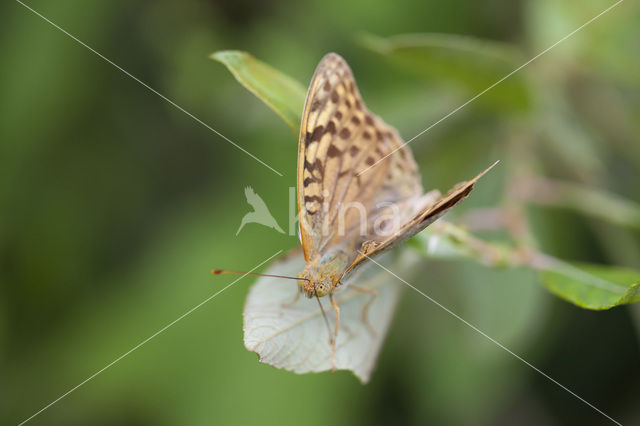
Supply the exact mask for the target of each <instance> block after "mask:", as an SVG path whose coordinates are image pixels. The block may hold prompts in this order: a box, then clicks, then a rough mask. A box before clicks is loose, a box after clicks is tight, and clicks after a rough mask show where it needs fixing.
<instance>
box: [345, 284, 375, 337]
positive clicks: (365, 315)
mask: <svg viewBox="0 0 640 426" xmlns="http://www.w3.org/2000/svg"><path fill="white" fill-rule="evenodd" d="M349 287H351V288H352V289H354V290H356V291H360V292H362V293H367V294H369V295H371V298H370V299H369V301H368V302H367V304H366V305H364V308H362V322H363V323H364V325H365V326H366V327H367V330H369V333H370V334H371V336H373V337H375V335H376V331H375V330H374V329H373V327H372V326H371V322H369V307H370V306H371V304H372V303H373V301H374V300H375V299H376V297H377V296H378V292H377V291H375V290H371V289H370V288H366V287H360V286H357V285H355V284H349Z"/></svg>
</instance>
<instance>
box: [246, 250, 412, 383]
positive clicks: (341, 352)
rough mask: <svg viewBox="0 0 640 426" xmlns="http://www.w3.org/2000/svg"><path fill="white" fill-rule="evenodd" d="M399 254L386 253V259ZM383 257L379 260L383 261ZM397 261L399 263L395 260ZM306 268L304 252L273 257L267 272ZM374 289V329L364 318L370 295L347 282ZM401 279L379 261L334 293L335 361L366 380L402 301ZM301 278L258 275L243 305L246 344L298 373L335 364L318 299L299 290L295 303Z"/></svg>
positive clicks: (329, 313) (327, 305)
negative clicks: (337, 312)
mask: <svg viewBox="0 0 640 426" xmlns="http://www.w3.org/2000/svg"><path fill="white" fill-rule="evenodd" d="M392 257H395V256H386V260H388V259H391V258H392ZM384 261H385V259H382V260H381V262H384ZM395 267H398V264H397V263H396V266H395ZM303 268H304V258H303V257H302V255H301V254H298V255H296V256H293V257H289V258H286V259H284V260H282V261H278V262H275V263H274V264H273V265H272V266H271V267H270V268H269V269H268V270H267V271H266V273H272V274H280V275H292V276H295V275H296V274H297V273H298V272H300V271H301V270H302V269H303ZM350 282H354V283H357V284H358V285H359V286H362V287H367V288H370V289H375V290H376V291H377V293H378V294H377V297H376V298H375V299H374V301H373V303H372V304H371V306H370V308H369V313H368V315H367V317H368V321H369V324H370V325H371V327H372V328H373V330H375V334H372V333H371V332H370V331H369V329H368V328H367V327H366V325H365V323H364V322H363V320H362V312H363V309H364V307H365V305H366V303H367V302H368V301H369V300H370V298H371V295H370V294H367V293H363V292H360V291H355V290H353V289H351V288H349V283H350ZM400 286H401V284H399V283H398V282H397V280H396V279H395V278H393V277H392V276H390V275H389V274H387V273H384V271H381V270H380V268H379V267H377V266H376V265H369V267H367V268H365V269H363V270H361V271H358V272H357V273H355V274H354V276H350V277H349V278H348V279H347V281H346V282H345V286H344V287H343V289H342V290H339V291H337V292H336V293H335V296H336V301H337V303H338V306H339V307H340V330H339V332H338V340H337V351H336V365H337V368H338V369H340V370H351V371H353V373H354V374H355V375H356V376H357V377H358V378H359V379H360V380H361V381H362V382H364V383H366V382H367V381H368V380H369V378H370V376H371V372H372V370H373V368H374V367H375V364H376V360H377V357H378V353H379V351H380V348H381V346H382V343H383V341H384V337H385V335H386V332H387V329H388V328H389V325H390V323H391V319H392V316H393V312H394V309H395V306H396V304H397V302H398V298H399V294H400V288H401V287H400ZM296 291H297V283H296V282H295V281H292V280H285V279H278V278H268V277H262V278H260V279H259V280H258V281H257V282H256V283H255V284H254V285H253V286H252V287H251V290H250V292H249V295H248V296H247V302H246V304H245V308H244V344H245V346H246V348H247V349H248V350H250V351H252V352H255V353H257V354H258V356H259V358H260V361H261V362H264V363H266V364H270V365H272V366H274V367H277V368H282V369H285V370H289V371H293V372H295V373H299V374H302V373H309V372H320V371H328V370H331V368H332V366H331V349H330V345H329V331H328V329H327V326H326V324H325V322H324V320H323V318H322V316H321V313H320V308H319V307H318V302H317V301H316V300H314V299H307V298H305V297H304V296H301V297H300V298H299V299H298V301H297V302H296V303H294V304H293V305H291V306H283V305H285V304H287V303H289V302H291V301H292V300H293V298H294V296H295V294H296ZM320 300H321V301H322V304H323V306H324V309H325V312H326V313H327V317H328V319H329V323H330V324H331V328H332V329H333V327H334V325H335V312H334V310H333V309H332V307H331V304H330V303H329V300H328V297H325V298H322V299H320Z"/></svg>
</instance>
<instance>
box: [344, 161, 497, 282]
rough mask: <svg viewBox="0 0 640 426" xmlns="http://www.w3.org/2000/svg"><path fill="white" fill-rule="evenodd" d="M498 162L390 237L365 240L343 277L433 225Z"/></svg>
mask: <svg viewBox="0 0 640 426" xmlns="http://www.w3.org/2000/svg"><path fill="white" fill-rule="evenodd" d="M496 164H498V162H497V161H496V162H495V163H493V164H492V165H491V166H489V167H488V168H487V169H485V170H484V171H482V172H481V173H480V174H478V175H477V176H475V177H474V178H473V179H471V180H468V181H466V182H461V183H459V184H457V185H456V186H455V187H453V189H451V190H450V191H449V192H448V193H447V194H446V195H445V196H444V197H441V198H440V199H439V200H437V201H436V202H435V203H434V204H431V205H429V206H428V207H425V208H423V209H422V210H421V211H419V212H418V213H416V214H415V215H414V216H413V217H412V218H411V219H410V220H409V221H407V222H406V223H405V224H404V225H403V226H402V227H401V228H400V229H399V230H398V231H397V232H395V233H394V234H393V235H391V236H389V237H388V238H386V239H383V240H382V241H378V240H376V239H371V240H368V241H365V242H364V243H363V244H362V246H361V247H360V248H359V249H358V255H357V257H356V258H355V260H354V261H353V263H352V264H351V266H349V268H347V270H346V271H345V273H344V274H343V277H344V276H345V275H346V274H347V273H348V272H350V271H352V270H353V269H354V268H355V267H357V266H358V265H360V264H362V263H363V262H364V261H365V260H367V259H368V258H369V257H373V256H377V255H378V254H381V253H383V252H384V251H385V250H388V249H390V248H392V247H394V246H395V245H397V244H399V243H401V242H403V241H406V240H407V239H409V238H411V237H413V236H414V235H416V234H417V233H418V232H420V231H422V230H423V229H424V228H426V227H427V226H429V225H431V224H432V223H433V222H435V221H436V220H437V219H438V218H439V217H441V216H442V215H444V214H445V213H446V212H447V211H448V210H449V209H450V208H452V207H453V206H455V205H456V204H458V203H459V202H460V201H462V200H463V199H464V198H466V197H467V195H469V193H470V192H471V190H472V189H473V185H474V184H475V183H476V182H477V181H478V179H480V178H481V177H482V176H484V175H485V174H486V173H487V172H488V171H489V170H491V169H492V168H493V167H494V166H495V165H496Z"/></svg>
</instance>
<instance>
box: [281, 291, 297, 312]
mask: <svg viewBox="0 0 640 426" xmlns="http://www.w3.org/2000/svg"><path fill="white" fill-rule="evenodd" d="M300 293H301V292H300V291H296V296H295V297H294V298H293V300H292V301H291V302H287V303H283V304H282V307H283V308H285V309H286V308H289V307H291V305H293V304H295V303H296V302H297V301H298V299H299V298H300Z"/></svg>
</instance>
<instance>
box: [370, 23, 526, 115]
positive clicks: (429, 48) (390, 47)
mask: <svg viewBox="0 0 640 426" xmlns="http://www.w3.org/2000/svg"><path fill="white" fill-rule="evenodd" d="M359 41H360V43H361V44H362V45H363V46H364V47H365V48H368V49H369V50H372V51H374V52H376V53H378V54H380V55H383V56H384V57H386V58H387V59H388V60H389V61H390V62H391V63H393V64H396V65H399V66H401V67H402V68H404V69H406V70H408V71H409V72H411V73H412V74H415V75H417V76H419V77H421V78H425V79H429V80H431V81H432V80H439V81H443V80H444V81H447V82H449V83H453V84H455V85H458V86H460V87H462V88H463V89H465V90H466V91H467V92H468V93H467V95H468V96H470V97H471V96H475V95H478V94H480V93H481V92H483V91H484V90H486V89H487V88H489V87H490V86H492V85H493V84H495V83H497V82H498V81H499V80H501V79H502V78H504V77H505V76H507V75H508V74H509V73H511V72H513V71H514V70H515V69H516V68H518V67H519V66H521V65H522V64H523V63H524V62H525V61H526V58H524V57H523V56H522V55H521V54H520V53H519V52H518V51H517V50H516V49H514V48H513V47H511V46H509V45H506V44H501V43H497V42H494V41H489V40H481V39H476V38H472V37H465V36H459V35H452V34H405V35H397V36H393V37H389V38H382V37H377V36H374V35H371V34H364V35H362V36H361V37H360V39H359ZM529 84H530V83H529V82H528V81H527V80H526V79H525V78H524V76H523V75H522V74H520V73H515V74H513V75H511V76H509V77H508V78H506V79H505V80H503V81H501V82H500V83H499V84H497V85H496V86H495V87H492V88H491V89H490V90H488V91H486V92H485V93H483V94H482V95H481V96H479V98H478V101H481V102H486V103H487V104H488V105H490V106H493V107H497V108H499V109H500V110H501V111H506V112H512V111H514V110H515V111H522V110H527V109H529V108H530V107H531V102H532V101H531V94H530V87H529Z"/></svg>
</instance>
